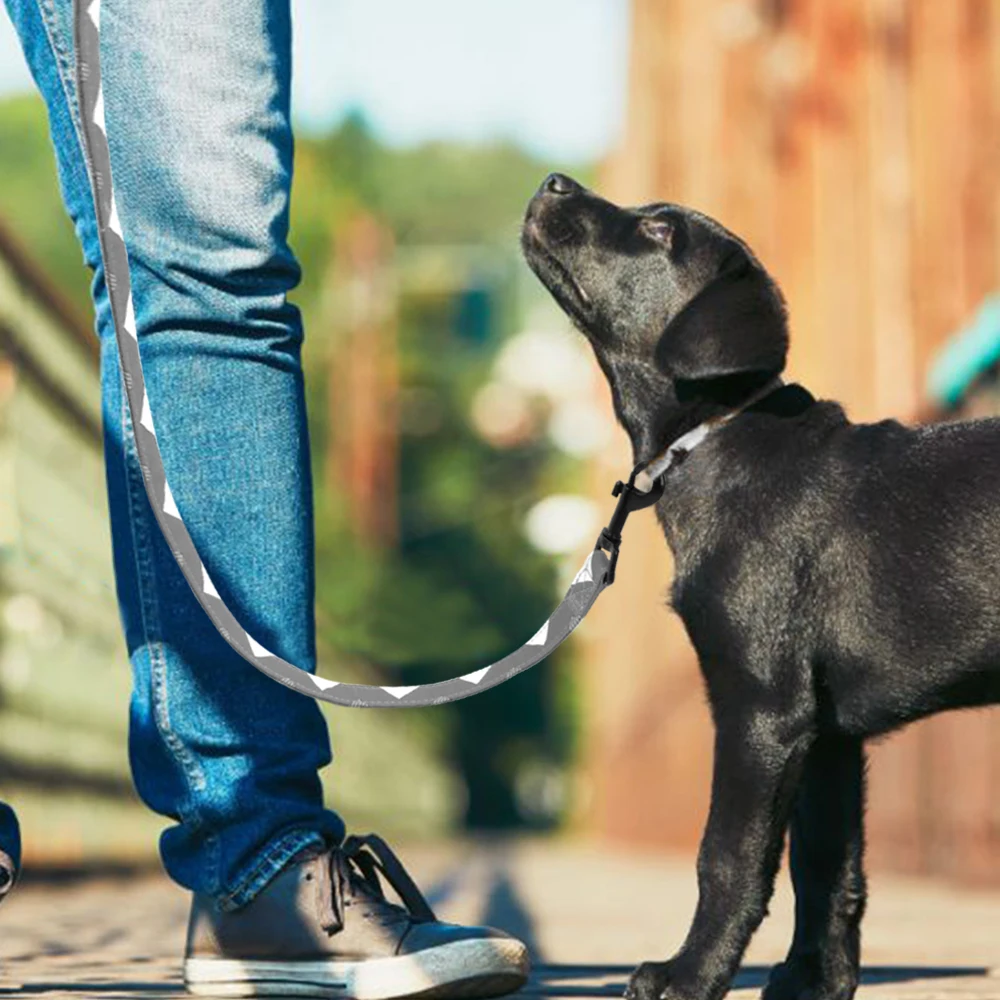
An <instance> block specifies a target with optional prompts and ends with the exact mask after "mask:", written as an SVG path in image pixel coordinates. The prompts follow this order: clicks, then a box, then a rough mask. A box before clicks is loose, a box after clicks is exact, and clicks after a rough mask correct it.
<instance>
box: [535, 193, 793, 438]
mask: <svg viewBox="0 0 1000 1000" xmlns="http://www.w3.org/2000/svg"><path fill="white" fill-rule="evenodd" d="M522 246H523V249H524V254H525V257H526V258H527V261H528V264H529V265H530V266H531V268H532V270H533V271H534V272H535V273H536V274H537V275H538V277H539V278H540V279H541V280H542V282H543V284H544V285H545V286H546V287H547V288H548V290H549V291H550V292H551V293H552V295H553V297H554V298H555V299H556V301H557V302H558V303H559V305H560V306H561V307H562V308H563V309H564V310H565V312H566V313H568V314H569V316H570V318H571V319H572V320H573V322H574V323H575V324H576V326H577V327H579V328H580V330H582V331H583V333H584V334H586V336H587V338H588V339H589V341H590V343H591V345H592V346H593V348H594V350H595V352H596V354H597V357H598V361H599V362H600V364H601V367H602V368H603V370H604V372H605V374H606V375H607V377H608V379H609V381H610V383H611V389H612V395H613V397H614V401H615V409H616V411H617V413H618V417H619V419H620V420H621V421H622V423H623V424H624V425H625V427H626V429H627V430H628V431H629V433H630V434H631V436H632V439H633V443H634V444H635V446H636V451H637V452H638V453H642V452H647V451H651V450H655V449H657V448H658V447H661V446H662V444H663V442H662V441H658V440H656V439H657V438H658V437H660V436H662V435H663V434H664V433H665V432H666V431H667V430H669V429H671V428H672V427H673V426H674V425H676V424H677V423H678V422H679V418H681V417H682V414H683V413H684V412H688V413H696V412H697V413H700V414H703V413H704V412H705V410H706V407H711V406H712V405H713V404H714V405H716V406H719V405H732V404H733V403H734V402H736V403H738V402H739V401H740V397H741V396H743V397H748V396H749V395H750V394H751V393H752V392H753V391H754V390H755V389H757V388H758V387H759V386H761V385H762V384H764V383H765V382H766V381H767V380H768V379H770V378H773V377H774V376H775V375H777V374H778V373H779V372H780V371H781V370H782V369H783V368H784V365H785V356H786V353H787V348H788V330H787V322H786V316H785V307H784V302H783V300H782V297H781V293H780V291H779V290H778V287H777V285H776V284H775V282H774V281H773V279H772V278H771V277H770V276H769V275H768V273H767V272H766V271H765V270H764V268H763V266H762V265H761V264H760V262H759V261H758V260H757V259H756V257H754V255H753V253H752V252H751V251H750V249H749V248H748V247H747V246H746V245H745V244H744V243H743V242H742V241H741V240H739V239H738V238H737V237H736V236H734V235H733V234H732V233H730V232H729V231H728V230H726V229H725V228H723V227H722V226H721V225H719V223H717V222H715V221H714V220H712V219H710V218H708V217H707V216H704V215H701V214H699V213H698V212H694V211H692V210H691V209H687V208H682V207H681V206H679V205H671V204H654V205H644V206H642V207H640V208H620V207H619V206H617V205H614V204H612V203H611V202H609V201H605V200H604V199H603V198H599V197H598V196H597V195H595V194H594V193H593V192H591V191H588V190H587V189H586V188H584V187H582V186H581V185H580V184H578V183H576V181H574V180H572V179H571V178H569V177H566V176H564V175H562V174H551V175H550V176H549V177H547V178H546V179H545V181H544V182H543V184H542V186H541V187H540V188H539V190H538V192H537V193H536V194H535V196H534V197H533V198H532V199H531V202H530V204H529V205H528V210H527V214H526V216H525V220H524V227H523V230H522ZM640 457H645V455H640Z"/></svg>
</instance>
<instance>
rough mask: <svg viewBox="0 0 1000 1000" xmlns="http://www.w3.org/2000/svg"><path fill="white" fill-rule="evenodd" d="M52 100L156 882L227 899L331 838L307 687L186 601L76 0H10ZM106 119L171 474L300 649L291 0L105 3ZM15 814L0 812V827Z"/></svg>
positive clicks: (239, 899)
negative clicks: (116, 255)
mask: <svg viewBox="0 0 1000 1000" xmlns="http://www.w3.org/2000/svg"><path fill="white" fill-rule="evenodd" d="M5 2H6V5H7V8H8V11H9V12H10V15H11V17H12V18H13V21H14V24H15V27H16V30H17V31H18V33H19V35H20V38H21V42H22V44H23V47H24V51H25V54H26V56H27V59H28V63H29V66H30V68H31V71H32V74H33V75H34V78H35V80H36V82H37V84H38V87H39V89H40V90H41V93H42V95H43V97H44V99H45V102H46V104H47V106H48V113H49V122H50V127H51V134H52V141H53V144H54V146H55V151H56V157H57V162H58V168H59V179H60V185H61V189H62V195H63V198H64V200H65V203H66V207H67V209H68V211H69V213H70V215H71V217H72V219H73V222H74V225H75V227H76V232H77V235H78V237H79V239H80V243H81V245H82V247H83V253H84V258H85V260H86V263H87V264H88V265H89V267H90V268H91V269H92V270H93V273H94V281H93V298H94V303H95V306H96V312H97V330H98V335H99V338H100V343H101V358H102V362H101V386H102V393H103V416H104V428H105V457H106V463H107V485H108V496H109V504H110V512H111V528H112V540H113V547H114V565H115V575H116V582H117V592H118V600H119V606H120V609H121V617H122V622H123V625H124V630H125V637H126V643H127V646H128V652H129V657H130V660H131V664H132V670H133V676H134V687H133V695H132V701H131V706H130V729H129V758H130V761H131V766H132V774H133V778H134V781H135V785H136V788H137V790H138V792H139V795H140V796H141V797H142V799H143V800H144V801H145V802H146V804H147V805H148V806H149V807H150V808H152V809H154V810H156V812H158V813H161V814H162V815H164V816H167V817H169V818H171V819H172V820H174V821H175V824H174V825H172V826H170V827H169V828H168V829H167V830H166V831H165V832H164V834H163V836H162V839H161V843H160V849H161V853H162V857H163V862H164V865H165V866H166V869H167V871H168V872H169V874H170V875H171V877H172V878H173V879H174V880H176V881H177V882H178V883H180V884H181V885H183V886H186V887H187V888H189V889H192V890H196V891H201V892H206V893H209V894H211V895H212V896H214V897H216V898H217V899H218V900H219V902H220V904H221V905H222V906H224V907H238V906H240V905H242V904H244V903H246V902H247V901H249V900H250V899H252V898H253V896H254V894H255V893H256V892H258V891H259V890H260V889H261V888H262V887H263V885H265V884H266V883H267V881H268V880H269V879H270V878H271V877H272V876H273V875H274V874H275V873H276V872H277V871H279V870H280V869H281V867H282V866H283V865H284V863H285V862H287V860H288V859H289V858H290V857H291V856H292V855H293V854H295V853H297V852H298V851H300V850H301V849H302V848H303V847H305V846H308V845H310V844H313V843H320V842H323V841H330V840H335V841H339V840H340V839H341V838H342V837H343V835H344V827H343V823H342V821H341V819H340V817H338V816H337V815H336V814H335V813H333V812H330V811H329V810H327V809H325V808H324V807H323V799H322V790H321V786H320V782H319V777H318V773H317V772H318V770H319V768H321V767H323V766H324V765H326V764H327V763H329V761H330V745H329V738H328V735H327V731H326V726H325V723H324V720H323V717H322V715H321V714H320V710H319V707H318V705H317V704H316V703H315V702H314V701H313V700H311V699H309V698H305V697H303V696H302V695H300V694H296V693H295V692H293V691H290V690H288V689H287V688H285V687H284V686H283V685H280V684H277V683H275V682H274V681H272V680H270V679H268V678H267V677H265V676H264V675H262V674H259V673H257V671H255V670H254V669H253V668H252V667H251V666H250V665H249V664H247V663H246V662H245V661H244V660H242V659H241V658H240V657H239V656H238V655H237V654H236V653H234V652H233V651H232V650H231V649H230V648H229V646H228V645H227V644H226V643H225V642H224V641H223V640H222V638H220V636H219V635H218V634H217V633H216V631H215V628H214V626H213V625H212V623H211V622H210V621H209V619H208V616H207V615H206V614H205V612H204V611H203V610H202V609H201V608H200V607H199V605H198V604H197V602H196V601H195V599H194V597H193V595H192V594H191V591H190V590H189V588H188V585H187V583H186V582H185V581H184V579H183V577H182V576H181V574H180V571H179V570H178V568H177V566H176V564H175V563H174V560H173V557H172V556H171V554H170V550H169V549H168V548H167V545H166V544H165V542H164V540H163V538H162V536H161V534H160V530H159V528H158V526H157V524H156V522H155V520H154V518H153V513H152V511H151V509H150V507H149V504H148V501H147V499H146V492H145V489H144V486H143V481H142V475H141V472H140V468H139V464H138V461H137V459H136V453H135V442H134V437H133V433H132V425H131V421H130V419H129V415H128V411H127V407H126V405H125V403H124V398H123V393H122V385H121V375H120V370H119V365H118V356H117V352H116V347H115V338H114V330H113V326H112V318H111V310H110V306H109V303H108V295H107V289H106V287H105V283H104V274H103V272H102V268H101V260H100V251H99V246H98V242H97V224H96V219H95V216H94V210H93V205H92V202H91V193H90V186H89V183H88V180H87V176H86V172H85V167H84V160H83V155H82V148H81V140H80V123H79V113H78V108H77V103H76V95H75V89H74V83H73V69H74V67H73V25H72V5H71V0H5ZM100 16H101V35H102V51H103V57H102V62H103V67H102V69H103V74H102V75H103V84H104V97H105V117H106V121H107V130H108V139H109V144H110V148H111V161H112V170H113V173H114V180H115V192H116V196H117V204H118V210H119V215H120V218H121V224H122V227H123V230H124V234H125V239H126V243H127V244H128V249H129V262H130V267H131V273H132V293H133V300H134V303H135V311H136V320H137V326H138V329H139V340H140V345H141V351H142V356H143V369H144V371H145V375H146V384H147V390H148V394H149V399H150V405H151V408H152V411H153V414H154V418H155V420H156V428H157V432H158V438H159V442H160V447H161V449H162V453H163V459H164V464H165V466H166V469H167V473H168V475H169V478H170V485H171V489H172V491H173V494H174V498H175V500H176V502H177V505H178V507H179V508H180V510H181V511H182V512H183V514H184V520H185V522H186V524H187V526H188V529H189V531H190V533H191V536H192V538H193V540H194V542H195V544H196V545H197V547H198V549H199V550H200V552H201V554H202V556H203V558H204V560H205V562H206V564H207V565H209V566H210V567H211V575H212V579H213V581H214V582H215V584H216V586H217V588H218V590H219V593H220V594H221V595H222V597H223V598H224V599H225V600H226V602H227V603H228V604H229V606H230V607H231V608H232V610H233V612H234V613H235V614H236V616H237V618H238V619H239V620H240V621H241V622H244V623H245V624H246V626H247V627H248V629H249V630H250V632H251V634H255V635H269V636H274V637H276V642H275V644H274V646H273V647H272V648H273V649H274V651H275V652H276V653H279V654H280V655H281V656H283V657H285V658H286V659H288V660H290V661H291V662H293V663H296V664H298V665H300V666H303V667H306V668H308V669H313V668H314V666H315V631H314V618H313V592H314V567H313V512H312V481H311V472H310V464H309V441H308V435H307V430H306V414H305V401H304V393H303V377H302V368H301V346H302V324H301V319H300V316H299V313H298V310H297V309H296V308H295V306H293V305H291V304H290V303H289V302H288V300H287V294H288V292H289V291H290V290H291V289H292V288H294V287H295V285H296V283H297V282H298V279H299V267H298V264H297V262H296V260H295V258H294V256H293V255H292V252H291V251H290V249H289V247H288V243H287V233H288V204H289V188H290V184H291V177H292V132H291V127H290V118H289V85H290V74H291V66H290V63H291V38H290V35H291V23H290V22H291V17H290V12H289V0H239V2H233V0H104V2H103V3H102V4H101V15H100ZM13 822H14V821H13V817H12V816H7V814H6V813H0V846H2V845H3V843H4V842H5V841H4V839H3V838H4V832H3V827H4V825H6V828H7V840H6V842H7V843H12V842H13V839H12V838H13V828H12V824H13Z"/></svg>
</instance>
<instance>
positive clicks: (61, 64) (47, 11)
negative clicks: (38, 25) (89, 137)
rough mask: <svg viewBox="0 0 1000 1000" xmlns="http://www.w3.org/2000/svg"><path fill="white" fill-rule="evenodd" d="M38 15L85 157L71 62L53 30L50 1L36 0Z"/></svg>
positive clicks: (53, 23)
mask: <svg viewBox="0 0 1000 1000" xmlns="http://www.w3.org/2000/svg"><path fill="white" fill-rule="evenodd" d="M37 2H38V13H39V15H40V17H41V21H42V25H43V26H44V27H45V37H46V38H47V39H48V42H49V48H51V49H52V55H53V58H54V60H55V64H56V71H57V72H58V74H59V83H60V85H61V86H62V90H63V96H64V97H65V99H66V106H67V108H69V118H70V121H71V122H72V123H73V133H74V135H75V136H76V141H77V145H78V146H79V149H80V156H81V157H85V152H84V150H85V148H86V147H85V146H84V144H83V123H82V121H81V119H80V106H79V104H78V103H77V95H76V77H75V72H74V66H73V60H71V59H70V55H69V53H68V52H67V51H66V49H65V47H64V46H63V45H61V44H60V42H59V36H58V33H57V32H56V31H55V30H54V29H55V23H56V14H55V10H54V8H53V6H52V4H51V2H50V0H37Z"/></svg>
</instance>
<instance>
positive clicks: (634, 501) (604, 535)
mask: <svg viewBox="0 0 1000 1000" xmlns="http://www.w3.org/2000/svg"><path fill="white" fill-rule="evenodd" d="M645 468H646V466H645V464H643V463H640V464H639V465H637V466H636V467H635V468H634V469H633V470H632V475H631V476H629V477H628V482H627V483H623V482H622V481H621V480H619V481H618V482H617V483H615V487H614V489H613V490H612V491H611V495H612V496H613V497H618V505H617V506H616V507H615V512H614V513H613V514H612V515H611V520H610V521H608V523H607V526H606V527H604V528H602V529H601V533H600V535H598V537H597V548H599V549H604V550H605V551H606V552H607V553H608V554H609V556H610V560H609V565H608V573H607V578H606V581H605V586H610V585H611V584H612V583H614V582H615V568H616V567H617V565H618V553H619V552H620V550H621V544H622V528H624V527H625V521H626V520H627V519H628V516H629V514H631V513H632V511H634V510H642V509H643V508H644V507H652V506H653V504H655V503H656V502H657V501H658V500H659V499H660V497H661V496H663V487H664V484H663V476H662V475H661V476H657V477H656V479H654V480H653V484H652V486H650V488H649V489H648V490H641V489H639V487H637V486H636V485H635V480H636V476H638V475H639V473H640V472H642V471H643V470H644V469H645Z"/></svg>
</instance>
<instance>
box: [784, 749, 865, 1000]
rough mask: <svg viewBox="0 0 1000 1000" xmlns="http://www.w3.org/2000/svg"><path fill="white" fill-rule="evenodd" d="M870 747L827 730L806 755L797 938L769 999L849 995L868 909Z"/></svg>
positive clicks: (796, 831)
mask: <svg viewBox="0 0 1000 1000" xmlns="http://www.w3.org/2000/svg"><path fill="white" fill-rule="evenodd" d="M863 853H864V750H863V748H862V743H861V740H859V739H854V738H850V737H841V736H832V735H829V736H821V737H820V738H819V739H817V741H816V743H815V744H814V745H813V747H812V749H811V750H810V751H809V756H808V758H807V759H806V763H805V769H804V771H803V775H802V782H801V785H800V788H799V794H798V798H797V799H796V801H795V808H794V810H793V812H792V819H791V868H792V882H793V883H794V885H795V938H794V940H793V941H792V947H791V950H790V951H789V953H788V957H787V958H786V959H785V961H784V962H782V963H781V965H778V966H776V967H775V968H774V970H773V971H772V973H771V978H770V980H769V982H768V984H767V989H766V990H765V991H764V1000H806V998H810V1000H850V998H851V997H853V996H854V992H855V990H856V989H857V985H858V973H859V967H860V952H861V933H860V927H861V917H862V915H863V913H864V909H865V875H864V867H863V860H864V859H863Z"/></svg>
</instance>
